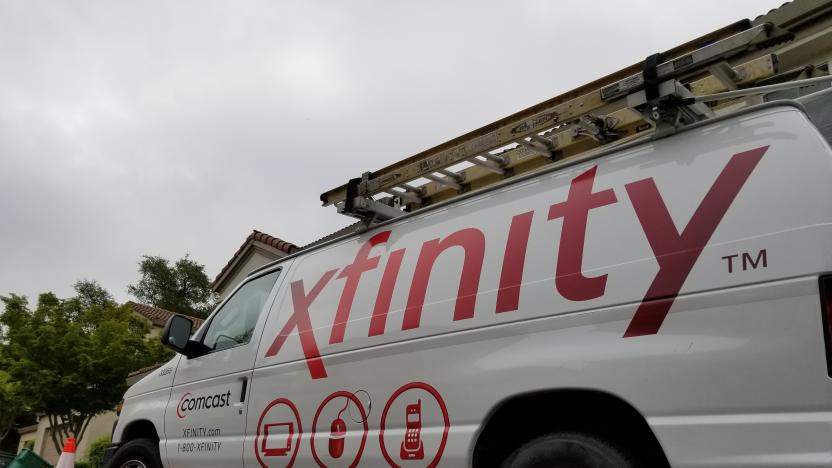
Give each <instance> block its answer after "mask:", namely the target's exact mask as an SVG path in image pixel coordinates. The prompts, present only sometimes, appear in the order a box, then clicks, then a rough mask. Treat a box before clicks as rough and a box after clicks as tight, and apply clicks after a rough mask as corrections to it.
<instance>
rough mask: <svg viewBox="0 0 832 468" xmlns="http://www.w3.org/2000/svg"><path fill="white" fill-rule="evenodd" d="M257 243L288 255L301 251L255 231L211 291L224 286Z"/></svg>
mask: <svg viewBox="0 0 832 468" xmlns="http://www.w3.org/2000/svg"><path fill="white" fill-rule="evenodd" d="M255 243H260V244H265V245H267V246H269V247H272V248H274V249H276V250H278V251H280V252H283V253H285V254H287V255H288V254H290V253H292V252H294V251H296V250H298V249H299V247H298V246H296V245H295V244H293V243H291V242H287V241H285V240H283V239H280V238H277V237H274V236H271V235H269V234H266V233H265V232H261V231H258V230H256V229H254V230H253V231H251V234H249V235H248V237H246V240H244V241H243V243H242V244H241V245H240V247H239V248H238V249H237V251H236V252H234V255H232V256H231V259H230V260H228V263H226V264H225V266H224V267H222V270H220V273H219V274H218V275H217V277H216V278H214V281H213V282H212V283H211V289H213V290H214V291H216V290H217V289H219V286H220V285H221V284H222V282H223V280H225V278H226V277H228V276H230V275H229V273H231V271H232V270H234V267H235V266H236V265H237V264H238V263H239V262H240V260H241V259H242V258H243V257H244V256H245V254H246V253H247V252H248V250H249V249H250V248H251V247H252V246H253V245H254V244H255Z"/></svg>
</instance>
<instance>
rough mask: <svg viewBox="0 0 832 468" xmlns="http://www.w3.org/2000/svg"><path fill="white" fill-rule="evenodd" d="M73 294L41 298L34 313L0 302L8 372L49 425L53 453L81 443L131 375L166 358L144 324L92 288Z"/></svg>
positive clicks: (21, 301)
mask: <svg viewBox="0 0 832 468" xmlns="http://www.w3.org/2000/svg"><path fill="white" fill-rule="evenodd" d="M75 291H76V296H75V297H72V298H69V299H59V298H58V297H56V296H55V295H54V294H53V293H44V294H41V295H40V297H39V298H38V303H37V307H36V308H35V309H34V310H30V309H29V304H28V301H27V299H26V298H25V297H22V296H18V295H15V294H12V295H10V296H8V297H0V300H2V301H3V303H4V304H5V309H6V311H5V313H4V314H3V315H2V316H0V326H2V327H4V328H5V332H4V333H5V336H4V344H3V354H4V356H5V357H6V363H5V366H6V367H5V368H6V371H7V372H8V374H9V376H10V377H11V379H12V380H13V381H16V382H17V383H18V384H17V387H16V388H17V394H18V395H19V397H20V398H22V399H23V401H25V402H26V403H27V405H28V407H29V409H31V410H32V411H35V412H37V413H41V414H44V415H45V416H47V417H48V418H49V423H50V425H51V427H52V428H53V430H52V431H50V433H51V435H52V442H53V443H54V444H55V449H56V450H57V451H58V452H60V451H61V447H62V446H63V442H64V440H65V439H66V438H67V437H75V438H76V439H77V440H79V441H80V440H81V439H82V438H83V435H84V431H85V430H86V427H87V425H88V424H89V421H90V420H91V419H92V417H93V416H95V415H96V414H99V413H103V412H105V411H109V410H112V409H113V408H114V407H115V405H116V403H118V401H119V400H120V399H121V397H122V395H123V394H124V391H125V390H126V389H127V383H126V379H127V376H128V374H129V373H130V372H132V371H134V370H137V369H139V368H142V367H145V366H148V365H150V364H154V363H157V362H161V361H162V360H163V359H165V356H166V355H167V352H166V350H164V348H162V346H161V344H160V343H159V342H158V340H155V339H151V338H149V337H148V336H147V334H148V331H149V329H148V325H147V323H146V322H145V321H144V320H142V319H141V318H139V317H138V316H137V315H136V314H134V313H133V312H132V310H131V309H130V307H129V306H119V305H118V304H116V303H115V302H114V301H113V299H112V297H111V296H110V295H109V293H107V292H106V291H105V290H104V289H102V288H101V287H100V286H99V285H98V284H97V283H95V282H90V281H80V282H78V283H76V285H75Z"/></svg>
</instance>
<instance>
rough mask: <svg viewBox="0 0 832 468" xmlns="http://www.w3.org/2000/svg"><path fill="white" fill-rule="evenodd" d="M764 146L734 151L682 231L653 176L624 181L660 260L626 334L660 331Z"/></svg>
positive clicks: (652, 333) (638, 334)
mask: <svg viewBox="0 0 832 468" xmlns="http://www.w3.org/2000/svg"><path fill="white" fill-rule="evenodd" d="M766 150H768V146H763V147H762V148H757V149H753V150H751V151H745V152H743V153H737V154H735V155H734V156H732V157H731V160H730V161H728V164H727V165H726V166H725V168H724V169H723V170H722V172H721V173H720V174H719V176H718V177H717V178H716V181H715V182H714V184H713V185H712V186H711V188H710V190H708V193H707V194H706V195H705V198H703V199H702V203H700V204H699V207H698V208H697V209H696V212H695V213H693V216H692V217H691V218H690V221H688V224H687V226H685V229H684V230H683V231H682V233H681V234H679V232H678V230H677V229H676V225H675V224H673V219H672V218H671V217H670V213H668V211H667V206H665V204H664V201H663V200H662V196H661V195H660V194H659V190H658V188H656V183H655V182H653V179H652V178H649V179H644V180H639V181H638V182H633V183H631V184H627V185H626V187H627V194H628V195H629V196H630V200H631V201H632V203H633V208H635V210H636V216H638V220H639V222H640V223H641V227H642V229H644V234H645V235H646V236H647V241H648V242H649V243H650V248H652V249H653V253H654V254H655V256H656V261H657V262H658V263H659V272H658V273H656V277H655V278H653V283H652V284H650V288H649V289H648V290H647V294H645V295H644V299H643V300H642V302H641V305H639V307H638V309H637V310H636V313H635V315H634V316H633V320H632V321H631V322H630V325H629V326H628V327H627V331H626V332H625V333H624V336H625V337H628V336H641V335H654V334H656V333H658V331H659V327H660V326H661V325H662V322H663V321H664V318H665V317H666V316H667V313H668V312H669V311H670V306H672V305H673V301H674V300H675V299H676V296H677V295H678V294H679V291H680V290H681V289H682V285H683V284H684V283H685V279H687V277H688V274H689V273H690V271H691V269H693V265H694V263H696V259H697V258H699V254H700V253H702V249H704V248H705V245H706V244H707V243H708V240H710V238H711V235H713V233H714V231H715V230H716V227H717V226H719V222H720V221H722V217H723V216H725V212H726V211H728V207H729V206H731V203H733V201H734V198H736V196H737V194H738V193H739V192H740V189H741V188H742V186H743V185H744V184H745V181H746V180H748V176H750V175H751V171H753V170H754V168H755V167H756V166H757V163H759V162H760V159H761V158H762V157H763V154H765V152H766Z"/></svg>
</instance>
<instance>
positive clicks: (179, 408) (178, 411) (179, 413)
mask: <svg viewBox="0 0 832 468" xmlns="http://www.w3.org/2000/svg"><path fill="white" fill-rule="evenodd" d="M189 396H191V393H190V392H188V393H186V394H184V395H182V398H180V399H179V403H177V404H176V417H178V418H179V419H182V418H184V417H185V415H184V414H182V402H183V401H184V400H185V398H188V397H189Z"/></svg>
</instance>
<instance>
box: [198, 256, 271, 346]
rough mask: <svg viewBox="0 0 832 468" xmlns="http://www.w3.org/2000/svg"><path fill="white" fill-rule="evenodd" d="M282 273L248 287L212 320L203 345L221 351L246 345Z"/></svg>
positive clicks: (264, 276)
mask: <svg viewBox="0 0 832 468" xmlns="http://www.w3.org/2000/svg"><path fill="white" fill-rule="evenodd" d="M279 272H280V270H276V271H273V272H271V273H269V274H267V275H263V276H261V277H259V278H257V279H255V280H252V281H249V282H248V283H246V284H244V285H243V286H242V287H241V288H240V289H238V290H237V292H235V293H234V295H233V296H231V299H229V300H228V301H227V302H226V303H225V304H224V305H223V306H222V308H221V309H220V310H219V311H218V312H217V313H216V314H215V315H214V318H213V319H211V324H210V325H209V326H208V330H207V331H206V332H205V338H203V340H202V343H203V344H204V345H205V346H207V347H208V348H210V349H212V350H214V351H219V350H222V349H227V348H233V347H235V346H239V345H242V344H246V343H248V342H249V340H250V339H251V334H252V333H253V332H254V326H255V325H256V324H257V318H258V317H260V313H261V312H262V311H263V306H264V305H265V303H266V298H268V297H269V293H270V292H271V291H272V287H274V283H275V280H277V275H278V273H279Z"/></svg>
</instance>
